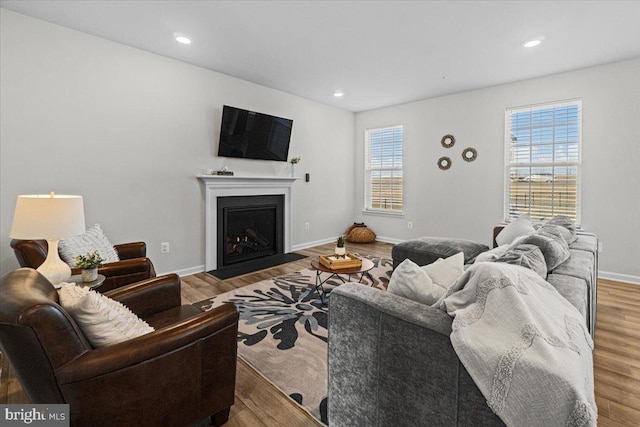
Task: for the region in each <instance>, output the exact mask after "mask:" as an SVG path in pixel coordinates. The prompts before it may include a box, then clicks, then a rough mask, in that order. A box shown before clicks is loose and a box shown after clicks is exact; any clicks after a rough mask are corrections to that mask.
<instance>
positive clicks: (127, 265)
mask: <svg viewBox="0 0 640 427" xmlns="http://www.w3.org/2000/svg"><path fill="white" fill-rule="evenodd" d="M11 247H12V248H13V252H14V253H15V254H16V258H17V259H18V263H19V264H20V267H30V268H38V267H40V264H42V263H43V262H44V260H45V259H46V258H47V251H48V250H49V245H47V241H46V240H17V239H13V240H11ZM113 247H114V248H116V251H117V252H118V257H119V258H120V261H118V262H112V263H108V264H104V265H103V266H102V267H100V268H99V269H98V273H99V274H102V275H104V276H105V277H106V279H105V281H104V283H103V284H102V285H101V286H100V292H105V291H109V290H111V289H115V288H118V287H120V286H124V285H128V284H129V283H135V282H139V281H141V280H145V279H149V278H151V277H156V271H155V269H154V268H153V264H152V263H151V260H150V259H149V258H147V257H146V256H147V245H146V244H145V243H144V242H133V243H123V244H119V245H114V246H113ZM71 274H80V269H79V268H72V269H71Z"/></svg>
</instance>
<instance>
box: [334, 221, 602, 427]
mask: <svg viewBox="0 0 640 427" xmlns="http://www.w3.org/2000/svg"><path fill="white" fill-rule="evenodd" d="M495 234H496V233H495V232H494V236H495ZM577 234H578V236H577V237H578V238H577V240H576V241H575V242H573V243H572V244H570V245H569V249H570V253H571V255H570V257H569V259H567V260H566V261H565V262H564V263H563V264H561V265H559V266H558V267H556V268H555V269H554V270H553V271H551V272H550V274H549V275H548V277H547V281H548V282H549V283H551V284H552V285H553V286H554V287H555V288H556V289H557V290H558V292H559V293H560V294H561V295H562V296H564V297H565V298H566V299H567V300H568V301H569V302H570V303H571V304H573V305H574V306H575V307H576V308H577V309H578V310H579V311H580V313H582V314H583V315H584V317H585V322H586V324H587V326H588V329H589V331H590V333H591V335H592V336H593V334H594V329H595V313H596V280H597V273H598V258H597V256H598V252H597V249H598V239H597V237H596V236H595V235H594V234H592V233H586V232H580V231H579V232H578V233H577ZM487 249H488V248H487ZM394 261H395V260H394ZM329 311H330V318H329V354H328V371H329V379H328V380H329V390H328V416H329V424H330V425H331V426H365V425H366V426H503V425H504V423H503V422H502V421H501V420H500V418H498V416H496V415H495V414H494V413H493V412H492V411H491V409H489V407H488V406H487V403H486V399H485V398H484V397H483V395H482V393H481V392H480V390H479V389H478V387H477V386H476V384H475V383H474V381H473V379H472V378H471V377H470V375H469V373H468V372H467V370H466V369H465V367H464V366H463V365H462V363H461V362H460V360H459V359H458V356H457V355H456V352H455V351H454V349H453V347H452V345H451V342H450V338H449V336H450V334H451V325H452V319H451V317H449V316H448V315H447V314H446V313H445V312H443V311H442V310H440V309H437V308H433V307H430V306H427V305H424V304H420V303H418V302H414V301H411V300H408V299H405V298H402V297H399V296H397V295H392V294H390V293H388V292H383V291H380V290H378V289H373V288H369V287H366V286H363V285H361V284H356V283H348V284H345V285H342V286H340V287H338V288H336V289H335V290H333V291H332V294H331V301H330V309H329Z"/></svg>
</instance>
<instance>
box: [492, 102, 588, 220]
mask: <svg viewBox="0 0 640 427" xmlns="http://www.w3.org/2000/svg"><path fill="white" fill-rule="evenodd" d="M581 117H582V102H581V101H580V100H574V101H568V102H563V103H554V104H546V105H537V106H532V107H522V108H512V109H507V110H506V115H505V125H506V126H505V127H506V132H505V155H506V156H505V157H506V158H505V219H506V220H513V219H515V218H517V217H518V216H520V215H522V214H528V215H530V217H531V220H532V221H543V220H548V219H549V218H551V217H553V216H555V215H567V216H569V217H571V218H572V219H573V220H574V221H575V222H576V223H577V224H580V172H581V141H582V136H581V133H582V127H581V121H582V120H581Z"/></svg>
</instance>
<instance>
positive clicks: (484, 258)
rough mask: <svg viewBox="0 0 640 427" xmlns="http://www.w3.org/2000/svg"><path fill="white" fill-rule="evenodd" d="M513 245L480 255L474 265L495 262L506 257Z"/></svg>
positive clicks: (499, 247) (503, 246)
mask: <svg viewBox="0 0 640 427" xmlns="http://www.w3.org/2000/svg"><path fill="white" fill-rule="evenodd" d="M509 246H511V245H502V246H498V247H496V248H493V249H490V250H488V251H486V252H482V253H481V254H479V255H478V256H477V257H476V259H475V260H474V264H475V263H478V262H494V261H495V260H497V259H498V258H500V257H501V256H502V255H504V254H505V253H506V252H507V250H508V249H509Z"/></svg>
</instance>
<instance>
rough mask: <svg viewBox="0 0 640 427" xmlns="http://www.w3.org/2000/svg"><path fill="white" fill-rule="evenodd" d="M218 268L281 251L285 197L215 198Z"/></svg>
mask: <svg viewBox="0 0 640 427" xmlns="http://www.w3.org/2000/svg"><path fill="white" fill-rule="evenodd" d="M217 201H218V215H217V216H218V233H217V235H218V242H217V249H218V250H217V255H218V257H217V258H218V259H217V261H218V268H220V267H222V266H228V265H232V264H237V263H241V262H245V261H249V260H252V259H256V258H263V257H268V256H271V255H275V254H282V253H283V252H284V230H283V227H284V196H283V195H260V196H231V197H218V200H217Z"/></svg>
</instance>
